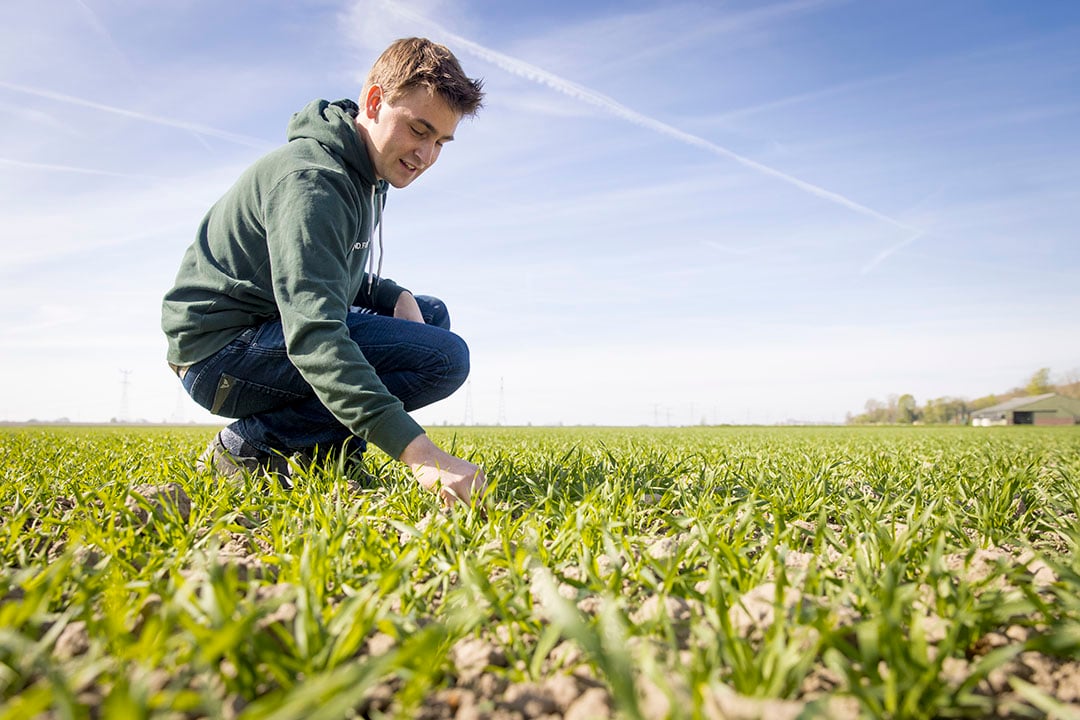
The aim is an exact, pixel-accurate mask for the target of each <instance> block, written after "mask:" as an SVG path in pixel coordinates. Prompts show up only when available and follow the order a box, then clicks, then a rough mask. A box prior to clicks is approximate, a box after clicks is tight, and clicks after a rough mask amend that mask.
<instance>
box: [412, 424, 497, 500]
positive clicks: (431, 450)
mask: <svg viewBox="0 0 1080 720" xmlns="http://www.w3.org/2000/svg"><path fill="white" fill-rule="evenodd" d="M399 459H400V460H401V462H403V463H405V464H406V465H408V466H409V467H410V468H411V469H412V472H413V476H414V477H415V478H416V480H417V482H419V483H420V484H421V485H423V486H424V487H425V488H427V489H428V490H431V491H432V492H439V493H440V494H441V495H442V499H443V502H444V503H446V504H447V505H453V504H454V503H455V502H457V501H459V500H460V501H461V502H463V503H465V504H469V503H473V502H475V501H476V500H477V499H478V498H480V497H481V496H482V495H483V493H484V488H485V487H486V486H487V478H485V477H484V471H483V470H482V469H481V468H480V466H479V465H474V464H473V463H471V462H469V461H468V460H462V459H461V458H459V457H455V456H453V455H451V454H450V453H448V452H446V451H445V450H442V449H440V448H439V447H438V446H437V445H436V444H435V443H433V442H432V441H431V439H430V438H429V437H428V436H427V435H419V436H417V437H416V438H415V439H413V441H412V442H410V443H409V444H408V445H407V446H406V447H405V450H404V452H402V453H401V457H400V458H399Z"/></svg>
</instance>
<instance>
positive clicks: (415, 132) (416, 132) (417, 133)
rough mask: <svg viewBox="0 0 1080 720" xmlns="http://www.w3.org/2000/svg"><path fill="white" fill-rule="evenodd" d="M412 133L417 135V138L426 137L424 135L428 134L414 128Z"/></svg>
mask: <svg viewBox="0 0 1080 720" xmlns="http://www.w3.org/2000/svg"><path fill="white" fill-rule="evenodd" d="M412 131H413V134H415V135H416V137H424V135H425V134H426V133H425V132H424V131H423V130H420V129H418V128H413V129H412Z"/></svg>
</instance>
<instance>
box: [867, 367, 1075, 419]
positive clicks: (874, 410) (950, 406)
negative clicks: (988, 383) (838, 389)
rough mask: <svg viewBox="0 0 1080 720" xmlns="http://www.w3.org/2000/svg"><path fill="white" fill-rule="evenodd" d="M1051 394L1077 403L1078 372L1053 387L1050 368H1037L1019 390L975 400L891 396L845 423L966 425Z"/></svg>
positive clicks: (870, 404)
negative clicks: (987, 412)
mask: <svg viewBox="0 0 1080 720" xmlns="http://www.w3.org/2000/svg"><path fill="white" fill-rule="evenodd" d="M1050 392H1054V393H1058V394H1059V395H1067V396H1069V397H1073V398H1077V399H1080V368H1076V369H1073V370H1071V371H1069V372H1067V373H1065V374H1064V375H1062V376H1061V377H1060V378H1059V379H1058V381H1057V382H1056V383H1055V382H1053V381H1052V379H1051V375H1050V368H1039V369H1038V370H1036V371H1035V373H1033V374H1032V376H1031V378H1030V379H1029V380H1028V382H1027V384H1026V385H1024V386H1022V387H1015V388H1013V389H1012V390H1009V391H1007V392H1004V393H997V394H990V395H984V396H983V397H979V398H975V399H974V400H968V399H966V398H958V397H950V396H945V397H939V398H934V399H932V400H927V401H926V402H924V403H923V404H922V405H920V404H919V403H918V402H916V400H915V397H914V396H912V395H911V394H910V393H905V394H903V395H890V396H889V397H888V398H886V399H885V400H884V401H882V400H878V399H876V398H871V399H869V400H867V401H866V407H865V411H864V412H862V413H860V414H858V415H855V414H852V413H848V416H847V422H848V424H850V425H896V424H899V425H914V424H927V425H966V424H967V423H968V422H969V421H970V420H971V414H972V413H974V412H978V411H979V410H983V409H984V408H988V407H993V406H994V405H997V404H998V403H1002V402H1005V401H1006V400H1012V399H1013V398H1017V397H1027V396H1031V395H1043V394H1045V393H1050Z"/></svg>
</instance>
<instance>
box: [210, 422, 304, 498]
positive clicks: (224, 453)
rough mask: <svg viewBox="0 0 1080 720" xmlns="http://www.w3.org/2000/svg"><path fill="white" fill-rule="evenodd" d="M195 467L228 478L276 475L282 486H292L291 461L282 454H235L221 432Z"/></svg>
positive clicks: (215, 436)
mask: <svg viewBox="0 0 1080 720" xmlns="http://www.w3.org/2000/svg"><path fill="white" fill-rule="evenodd" d="M195 469H196V470H198V471H199V472H206V471H207V470H211V471H213V472H214V474H216V475H220V476H221V477H223V478H226V479H230V480H231V479H234V478H237V477H239V476H241V475H244V474H245V473H246V474H248V475H252V476H257V475H262V474H266V475H276V476H277V479H278V482H280V483H281V485H282V487H284V488H286V489H288V488H291V487H292V479H291V478H290V473H289V463H288V461H287V460H285V458H283V457H281V456H280V455H269V454H266V453H258V454H257V455H250V456H247V455H241V456H238V455H234V454H233V453H231V452H229V450H228V449H227V448H226V447H225V445H224V443H222V442H221V434H220V433H218V434H216V435H214V439H213V440H211V441H210V444H209V445H207V446H206V449H205V450H203V452H202V454H201V455H199V458H198V459H197V460H196V461H195Z"/></svg>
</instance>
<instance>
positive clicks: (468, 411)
mask: <svg viewBox="0 0 1080 720" xmlns="http://www.w3.org/2000/svg"><path fill="white" fill-rule="evenodd" d="M472 422H473V416H472V380H469V381H467V382H466V383H465V422H464V424H465V425H472Z"/></svg>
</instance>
